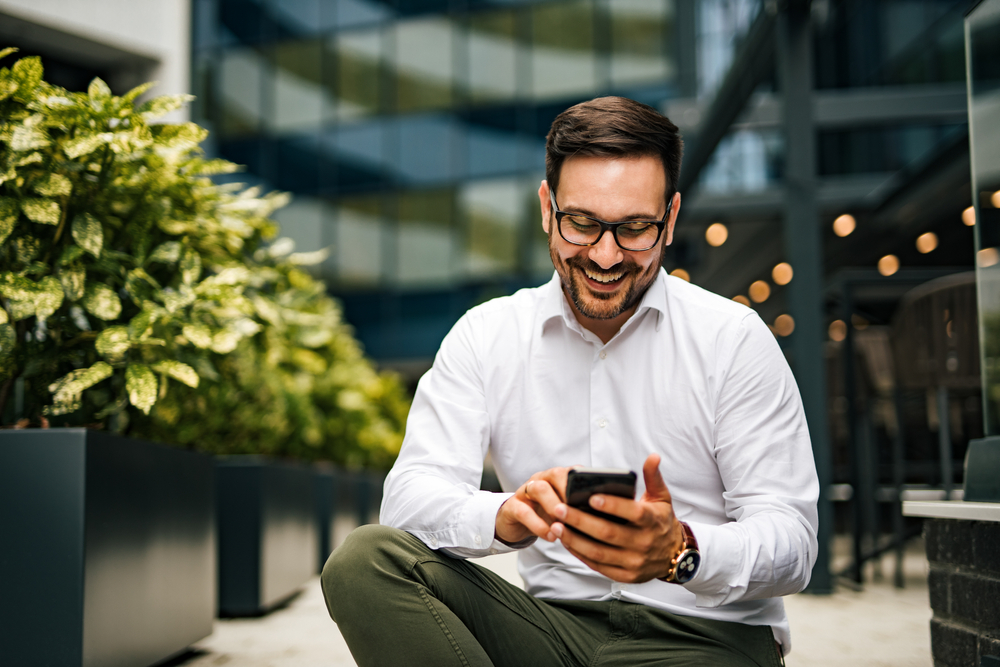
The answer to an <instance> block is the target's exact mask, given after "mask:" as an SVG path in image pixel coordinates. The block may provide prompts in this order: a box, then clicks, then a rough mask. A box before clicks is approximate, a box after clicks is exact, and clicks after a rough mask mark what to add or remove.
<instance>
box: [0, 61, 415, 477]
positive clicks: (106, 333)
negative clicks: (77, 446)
mask: <svg viewBox="0 0 1000 667" xmlns="http://www.w3.org/2000/svg"><path fill="white" fill-rule="evenodd" d="M12 52H13V49H6V50H3V51H0V58H4V57H6V56H8V55H10V54H11V53H12ZM42 75H43V72H42V66H41V62H40V61H39V60H38V59H37V58H22V59H20V60H18V61H17V62H16V63H15V64H14V65H13V67H11V68H10V69H7V68H3V69H0V418H2V416H3V415H4V414H9V413H10V412H11V411H10V410H9V409H8V407H9V404H10V402H11V397H12V395H13V394H14V392H15V388H18V393H19V394H21V395H22V396H23V399H21V400H19V403H23V410H22V413H21V415H18V416H19V417H21V418H23V419H26V420H27V422H28V423H35V424H37V423H40V422H43V421H44V420H46V419H57V423H59V424H60V425H61V424H63V423H65V424H88V425H101V426H105V425H106V426H107V427H109V428H112V429H113V430H116V431H118V432H126V431H129V432H134V433H136V434H141V435H148V436H150V437H157V438H159V439H162V440H166V441H171V442H175V443H179V444H182V445H187V446H198V447H199V448H206V449H213V448H214V449H220V445H218V444H217V443H206V442H205V438H207V437H210V436H211V437H215V438H220V439H221V440H220V442H226V443H235V442H243V443H244V444H243V445H241V446H242V447H243V448H244V449H248V448H250V447H255V448H256V449H255V450H254V451H266V452H271V453H275V454H278V455H296V454H297V455H302V456H308V457H310V458H332V459H334V460H342V461H354V462H359V463H379V464H384V463H385V461H386V458H387V456H388V457H389V459H390V460H391V457H393V456H394V454H395V452H394V451H393V448H395V450H397V451H398V443H399V441H400V440H401V435H400V434H401V429H402V426H401V419H402V417H401V415H403V416H405V411H406V400H405V397H404V396H403V394H402V391H401V389H400V388H399V384H398V382H397V381H396V380H395V379H394V378H392V377H390V376H386V375H378V374H376V373H375V372H374V370H373V369H372V368H371V365H370V364H369V362H367V360H365V359H364V358H363V356H362V355H361V354H360V350H358V347H357V344H356V342H355V341H354V340H353V337H352V336H351V333H350V330H349V329H348V328H347V327H346V326H345V325H344V324H343V323H342V321H341V319H340V313H339V310H338V309H337V306H336V303H335V302H334V301H332V300H331V299H330V298H329V297H328V296H326V294H325V290H324V288H323V286H322V284H321V283H319V282H317V281H315V280H313V279H312V278H310V277H309V276H308V274H306V273H305V272H304V271H302V270H301V269H300V268H298V267H299V265H301V264H303V263H304V262H306V260H308V259H309V257H308V256H306V255H305V254H301V253H300V254H288V253H282V252H274V251H270V250H268V249H267V248H265V247H264V243H265V242H266V241H267V240H269V239H272V238H274V237H275V235H276V233H277V226H276V225H275V223H274V222H273V221H271V220H270V219H269V218H268V216H269V215H270V214H271V213H272V212H273V211H274V209H276V208H277V207H279V206H281V205H283V204H284V203H285V202H286V201H287V197H286V196H285V195H282V194H273V193H272V194H268V195H265V196H260V194H259V192H258V191H257V190H255V189H242V186H234V185H218V184H216V183H214V182H213V181H212V180H211V178H210V177H211V176H213V175H215V174H220V173H228V172H233V171H235V170H236V169H237V167H236V166H235V165H233V164H231V163H229V162H226V161H224V160H206V159H205V158H204V157H203V156H202V152H201V149H200V148H199V144H200V142H201V141H202V140H203V139H204V138H205V136H206V135H207V132H206V131H205V130H204V129H203V128H201V127H199V126H198V125H196V124H194V123H183V124H154V123H153V122H151V121H153V120H155V119H156V118H159V117H160V116H162V115H164V114H166V113H168V112H170V111H172V110H174V109H176V108H179V107H180V106H181V105H183V104H184V103H185V102H186V101H187V100H188V99H189V97H188V96H171V97H159V98H155V99H152V100H149V101H147V102H145V103H142V104H140V105H136V99H137V98H138V97H140V96H141V95H142V94H143V93H144V92H145V91H146V90H148V88H149V85H145V86H140V87H138V88H136V89H134V90H132V91H130V92H129V93H127V94H126V95H124V96H121V97H117V96H114V95H112V94H111V91H110V90H109V89H108V87H107V85H106V84H104V82H103V81H101V80H100V79H95V80H94V81H93V82H92V83H91V84H90V87H89V89H88V91H87V92H86V93H72V92H68V91H66V90H64V89H62V88H58V87H56V86H52V85H50V84H48V83H46V82H45V81H43V79H42ZM278 245H281V244H278ZM320 362H322V363H320ZM348 367H350V368H352V369H353V370H352V371H350V372H349V373H348V375H350V377H349V378H347V379H342V381H333V380H331V378H337V377H342V376H344V375H345V373H344V369H345V368H348ZM373 378H374V379H373ZM359 387H361V388H364V387H367V389H364V391H362V392H361V394H362V395H363V396H365V399H364V400H362V401H361V402H360V403H359V404H358V405H359V406H360V407H361V408H363V409H362V410H361V412H363V413H365V414H366V415H367V417H366V419H362V420H361V422H359V423H361V424H362V426H361V428H360V432H357V433H354V437H355V440H354V442H349V443H347V444H344V443H342V442H337V443H333V442H331V441H330V438H331V437H332V435H331V434H334V433H338V432H346V431H350V429H346V430H345V428H344V424H345V423H350V420H351V419H352V418H353V417H352V415H351V411H350V410H341V411H339V412H338V411H334V417H335V421H336V415H340V421H339V422H337V423H333V424H330V423H327V422H328V420H329V415H328V414H326V413H324V412H322V411H321V409H320V406H327V405H329V404H331V402H332V404H336V405H340V404H342V403H346V404H347V405H348V406H350V405H353V403H352V401H354V399H352V398H349V397H351V396H354V395H355V394H354V393H352V392H355V393H357V392H358V391H359ZM365 392H367V394H366V393H365ZM345 397H348V398H345ZM380 401H381V403H380ZM354 402H355V403H357V401H354ZM154 408H155V409H154ZM230 408H232V410H230ZM227 411H228V412H227ZM130 425H132V426H131V427H130ZM369 431H371V432H384V433H383V435H384V437H377V438H375V440H376V441H377V442H378V445H377V446H374V447H373V446H370V445H369V446H367V447H366V444H365V442H366V440H365V439H366V438H369V439H370V438H371V435H370V433H369ZM244 436H246V437H244ZM241 438H242V439H241ZM268 438H270V440H268ZM345 447H346V451H343V452H340V451H338V448H341V449H344V448H345ZM223 449H224V448H223ZM368 452H371V455H370V456H369V455H368Z"/></svg>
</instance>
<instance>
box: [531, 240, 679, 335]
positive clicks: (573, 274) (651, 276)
mask: <svg viewBox="0 0 1000 667" xmlns="http://www.w3.org/2000/svg"><path fill="white" fill-rule="evenodd" d="M553 241H554V239H553V238H552V235H551V234H550V235H549V256H550V257H551V258H552V264H553V265H554V266H555V267H556V272H557V273H558V274H559V279H560V280H561V281H562V285H563V290H564V291H565V292H566V293H567V294H568V295H569V297H570V300H571V301H572V302H573V305H574V306H576V309H577V311H579V313H580V314H581V315H583V316H584V317H588V318H590V319H594V320H612V319H614V318H616V317H618V316H619V315H621V314H622V313H624V312H626V311H628V310H629V309H630V308H632V307H633V306H635V305H636V304H638V303H639V300H640V299H642V297H643V295H644V294H645V293H646V290H648V289H649V286H650V285H651V284H653V281H654V280H655V279H656V273H657V271H659V269H660V264H661V262H662V261H663V247H662V246H661V248H660V251H659V253H658V257H657V259H656V260H655V261H653V262H651V263H650V265H649V266H648V267H647V268H646V269H645V271H644V270H643V268H642V267H641V266H639V265H638V264H637V263H636V262H635V260H633V259H632V258H631V257H625V259H624V260H623V261H622V262H620V263H619V264H616V265H615V266H614V267H613V268H612V269H611V270H608V269H602V268H601V267H600V265H598V264H597V263H596V262H594V261H593V260H591V259H588V258H587V257H584V256H583V255H574V256H572V257H569V258H567V259H565V260H563V259H562V258H561V257H560V256H559V253H558V251H557V250H556V248H555V245H554V243H553ZM588 271H589V272H590V273H591V274H593V275H609V274H618V273H622V277H621V278H620V279H619V280H620V281H621V285H620V286H619V289H618V290H616V291H614V292H597V291H594V290H592V289H591V288H590V287H589V286H588V285H587V283H586V278H585V277H584V276H585V275H586V272H588Z"/></svg>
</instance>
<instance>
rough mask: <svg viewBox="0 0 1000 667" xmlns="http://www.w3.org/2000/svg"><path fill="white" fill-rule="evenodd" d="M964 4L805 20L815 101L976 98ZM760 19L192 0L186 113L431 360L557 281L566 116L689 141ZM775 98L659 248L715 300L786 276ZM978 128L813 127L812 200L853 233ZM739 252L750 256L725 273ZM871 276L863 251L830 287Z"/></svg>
mask: <svg viewBox="0 0 1000 667" xmlns="http://www.w3.org/2000/svg"><path fill="white" fill-rule="evenodd" d="M963 7H964V4H963V3H961V2H957V1H955V0H883V1H880V2H861V1H858V0H831V1H829V2H817V3H813V24H814V28H813V31H814V38H813V39H814V54H815V67H814V70H815V73H814V86H815V89H816V94H817V96H821V95H826V96H828V97H830V96H836V95H837V94H838V93H842V92H851V91H854V92H857V91H867V90H871V91H880V90H893V91H898V90H902V89H904V88H907V87H909V88H912V89H920V90H924V89H930V88H934V89H935V90H950V88H949V87H952V88H954V87H960V86H962V83H963V77H964V55H963V43H962V37H963V36H962V9H963ZM766 11H768V10H767V3H763V2H761V1H760V0H193V40H192V44H193V53H192V70H193V78H192V80H193V82H194V83H193V87H194V90H193V92H194V93H195V94H196V96H197V98H198V99H197V102H196V103H195V105H194V107H193V117H194V120H195V121H197V122H199V123H201V124H203V125H205V126H207V127H208V128H209V129H210V130H211V131H212V136H211V140H210V141H211V145H210V150H211V151H213V152H215V153H217V154H219V155H220V156H222V157H225V158H228V159H230V160H232V161H234V162H237V163H240V164H243V165H246V173H244V174H241V175H240V180H243V181H247V182H251V183H259V184H261V185H262V186H264V187H266V188H275V189H280V190H286V191H289V192H291V193H292V194H293V195H294V199H293V203H292V204H291V205H290V206H289V207H288V208H286V209H284V210H282V211H280V212H279V213H278V215H277V217H278V219H279V221H280V222H281V223H282V229H283V234H284V235H287V236H289V237H291V238H293V239H294V240H295V241H296V243H297V246H298V249H300V250H313V249H317V248H329V249H330V255H329V258H328V259H327V260H326V261H325V263H324V264H323V265H322V266H321V267H319V271H320V272H321V273H322V277H323V278H324V279H325V280H326V281H327V283H328V285H329V286H330V289H331V291H333V292H334V293H335V294H336V295H337V296H339V297H340V298H341V299H342V300H343V302H344V304H345V313H346V316H347V318H348V320H349V321H350V322H351V323H352V324H353V325H354V326H355V327H356V329H357V332H358V335H359V338H360V339H361V340H362V342H363V343H364V344H365V346H366V349H367V350H368V352H369V353H370V354H371V355H372V356H374V357H375V358H377V359H380V360H382V361H390V360H404V359H423V360H425V361H427V360H429V359H430V357H431V356H433V354H434V352H435V350H436V348H437V345H438V344H439V343H440V340H441V338H442V337H443V336H444V334H445V333H446V332H447V330H448V328H450V326H451V325H452V324H453V323H454V321H455V320H456V319H457V318H458V317H459V316H460V315H461V313H462V312H464V311H465V310H466V309H467V308H468V307H469V306H471V305H474V304H475V303H477V302H479V301H482V300H484V299H486V298H490V297H492V296H496V295H499V294H506V293H510V292H511V291H513V290H514V289H516V288H518V287H521V286H526V285H537V284H539V283H541V282H543V281H544V280H546V279H547V278H548V276H549V275H551V270H552V268H551V263H550V260H549V258H548V252H547V248H546V239H545V236H544V234H543V232H542V230H541V225H540V214H539V206H538V200H537V197H536V191H537V188H538V183H539V181H540V180H541V179H542V178H543V173H544V142H545V134H546V132H547V131H548V128H549V125H550V123H551V121H552V119H553V118H554V117H555V116H556V114H558V113H559V112H560V111H562V110H564V109H565V108H567V107H568V106H570V105H572V104H575V103H577V102H580V101H583V100H586V99H589V98H592V97H595V96H599V95H609V94H614V95H624V96H627V97H631V98H634V99H637V100H640V101H643V102H646V103H648V104H651V105H653V106H656V107H658V108H660V109H662V110H664V111H665V112H666V113H668V115H670V116H671V118H672V119H673V120H675V122H677V123H678V125H680V126H681V128H682V131H683V133H684V134H685V136H686V138H687V139H688V142H689V144H690V142H691V141H692V139H696V138H697V135H698V133H699V132H700V130H701V129H702V128H701V127H700V126H699V114H700V113H703V112H704V111H705V110H706V108H707V107H708V106H709V105H710V104H711V102H712V99H713V97H714V95H715V93H716V91H717V90H718V89H719V87H720V86H721V85H722V82H723V80H724V79H725V78H726V76H727V75H729V74H730V72H731V71H732V70H734V69H736V68H738V66H739V64H740V63H738V62H734V58H735V57H736V54H737V53H738V51H739V48H740V46H741V43H742V40H743V38H744V36H745V35H746V34H747V33H748V31H749V30H750V27H751V26H752V25H753V24H754V22H755V21H757V20H758V18H760V16H761V12H766ZM780 93H781V91H780V89H779V86H778V83H777V79H776V77H771V78H769V79H768V80H765V81H763V82H762V83H760V84H759V85H758V86H757V92H756V94H755V97H754V100H755V101H754V102H751V104H750V105H748V108H747V109H746V110H745V112H744V114H743V117H741V119H740V120H739V121H738V122H736V123H734V124H733V125H732V127H730V128H729V130H728V132H727V134H726V136H725V138H724V139H723V140H722V141H721V142H720V143H719V145H718V146H717V148H716V149H715V152H714V154H713V157H712V159H711V160H710V161H709V163H708V164H707V165H706V166H705V168H704V169H702V170H701V172H700V175H699V179H698V182H697V185H696V186H695V187H694V188H693V189H692V191H691V192H687V193H685V197H686V198H685V206H684V209H683V210H682V214H681V224H680V226H679V228H678V233H677V239H676V242H675V244H674V246H673V247H671V248H670V249H669V251H668V255H667V260H666V261H667V268H668V270H672V269H674V268H682V269H684V270H685V271H686V273H687V274H688V275H690V276H691V278H692V279H694V281H695V282H697V283H699V284H701V285H704V286H705V287H707V288H709V289H712V290H714V291H717V292H719V293H721V294H723V295H724V296H729V297H733V296H737V295H740V294H744V295H745V294H748V287H749V286H750V284H752V283H753V282H755V281H759V280H767V281H770V278H769V273H770V269H771V267H772V266H773V265H774V264H776V263H777V262H779V261H782V260H786V259H787V258H786V257H783V251H782V250H781V248H780V246H781V241H780V239H781V222H780V221H781V210H780V209H781V206H780V194H777V193H780V191H781V189H782V187H783V170H784V152H785V148H784V141H785V139H784V131H783V126H782V124H781V122H780V114H779V115H775V114H773V113H772V114H771V115H770V116H768V113H766V111H767V108H769V107H768V106H767V104H768V101H769V100H770V103H771V106H772V107H773V106H774V103H775V100H778V101H780ZM761 110H763V111H764V112H761ZM911 111H912V110H911ZM692 114H693V115H692ZM755 114H756V115H755ZM848 116H850V114H848ZM965 132H966V124H965V121H964V118H962V117H956V116H955V115H954V114H953V115H951V116H948V115H947V114H945V115H940V114H939V115H934V114H929V115H920V114H914V113H912V112H909V113H903V114H902V115H901V116H900V117H894V116H893V115H892V113H889V114H888V115H886V114H882V115H881V116H878V117H874V116H873V117H871V118H866V117H865V116H864V114H863V113H862V114H860V116H859V115H858V114H855V117H854V118H853V120H852V119H851V118H850V117H845V118H839V119H838V118H836V117H835V118H832V119H827V120H823V119H820V120H818V121H817V175H818V177H819V178H820V179H821V189H822V188H823V187H826V188H827V189H828V190H831V191H835V192H839V193H841V194H838V195H836V196H833V195H831V196H829V197H826V199H824V200H823V202H821V203H823V206H824V208H823V211H822V215H823V217H824V219H827V218H828V219H829V221H832V220H833V218H834V217H836V216H837V215H840V214H842V213H845V212H851V213H854V214H856V215H858V216H859V220H861V219H862V218H863V217H864V216H865V209H866V207H867V208H869V209H871V208H872V202H873V201H875V199H873V198H872V196H871V193H872V192H876V191H877V190H878V188H879V186H880V184H884V183H885V182H886V181H887V179H890V178H892V177H893V176H894V175H895V174H898V173H900V172H903V171H905V170H907V169H912V168H913V167H914V165H919V164H920V163H921V161H927V160H931V159H933V158H934V156H935V155H936V152H938V151H940V150H942V147H947V146H948V145H950V144H954V143H956V142H958V143H960V142H961V141H962V139H963V138H964V136H965ZM838 188H839V190H838ZM845 192H846V193H848V194H847V195H845V194H843V193H845ZM821 195H822V193H821ZM866 197H867V199H866ZM821 199H823V197H822V196H821ZM768 202H770V203H768ZM714 222H720V223H723V224H725V225H727V226H728V227H729V228H730V229H729V231H730V235H729V239H730V240H729V242H727V245H726V246H725V247H724V248H717V247H715V246H713V245H711V244H709V243H706V239H705V238H704V234H705V229H706V228H707V227H708V226H709V225H710V224H712V223H714ZM963 234H965V235H967V236H969V239H968V240H969V242H970V243H971V231H969V230H965V229H964V228H962V227H959V228H958V229H954V230H950V231H942V232H940V233H939V236H941V237H942V239H945V238H951V237H956V236H958V237H961V238H962V241H961V242H958V243H955V244H950V245H949V244H947V243H944V242H942V244H941V246H942V251H938V252H937V253H936V254H934V255H926V254H921V253H917V252H916V251H915V250H912V249H910V250H906V249H902V250H900V251H899V253H898V254H899V255H900V256H901V257H903V256H905V260H904V265H905V266H925V265H933V264H935V263H939V264H948V265H956V264H962V263H963V261H956V258H958V257H961V256H962V253H963V252H964V251H965V249H964V246H963V247H962V248H960V249H958V250H955V251H954V252H951V251H948V250H946V248H947V247H952V246H953V247H954V248H959V246H960V245H961V244H962V243H965V239H964V236H962V235H963ZM830 238H831V239H832V238H833V237H832V234H831V235H830ZM834 243H836V241H832V240H831V243H830V246H829V248H833V247H834V245H833V244H834ZM874 247H875V246H872V248H873V250H872V251H873V252H874ZM740 248H743V249H744V250H745V249H746V248H754V249H755V250H756V252H755V253H754V255H753V257H750V258H746V257H745V253H744V255H743V256H744V258H745V261H742V262H741V263H740V270H739V271H733V260H734V258H735V257H738V256H740V254H739V253H740V252H741V250H740ZM829 248H828V251H829ZM949 252H951V255H949ZM883 254H884V253H883ZM946 256H947V259H945V257H946ZM970 257H971V255H970ZM878 259H879V257H878V256H873V257H871V258H868V257H864V258H862V257H861V256H860V255H859V254H858V253H851V254H850V255H847V259H836V258H834V261H833V262H832V263H831V265H829V266H828V267H827V272H828V273H832V272H833V271H835V270H837V268H838V266H836V264H837V263H838V262H839V263H840V264H842V265H844V264H846V265H850V263H851V262H852V261H853V262H856V263H859V264H862V265H868V264H870V265H871V266H874V265H875V263H876V262H877V261H878ZM970 261H971V260H970ZM755 262H756V264H759V266H756V264H755ZM783 290H784V288H783V287H782V286H781V285H778V284H771V295H772V298H770V299H769V300H768V302H767V303H753V306H754V307H755V308H758V310H760V312H761V315H762V317H764V319H765V321H767V322H772V321H774V320H775V318H776V317H777V316H778V315H780V314H781V313H783V312H785V309H786V307H785V305H784V302H783Z"/></svg>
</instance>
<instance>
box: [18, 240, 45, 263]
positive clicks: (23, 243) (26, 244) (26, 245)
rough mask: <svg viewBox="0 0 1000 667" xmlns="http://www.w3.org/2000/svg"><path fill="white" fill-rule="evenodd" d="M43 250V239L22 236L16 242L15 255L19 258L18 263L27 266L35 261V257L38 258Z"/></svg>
mask: <svg viewBox="0 0 1000 667" xmlns="http://www.w3.org/2000/svg"><path fill="white" fill-rule="evenodd" d="M41 249H42V242H41V239H38V238H36V237H34V236H22V237H21V238H19V239H17V240H15V241H14V255H15V256H16V257H17V261H19V262H21V263H22V264H27V263H28V262H30V261H31V260H33V259H35V257H38V253H39V251H41Z"/></svg>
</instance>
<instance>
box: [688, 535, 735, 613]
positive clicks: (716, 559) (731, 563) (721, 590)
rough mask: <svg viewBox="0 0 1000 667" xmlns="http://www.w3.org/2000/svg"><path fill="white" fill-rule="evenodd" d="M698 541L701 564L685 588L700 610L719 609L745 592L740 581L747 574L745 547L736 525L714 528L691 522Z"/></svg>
mask: <svg viewBox="0 0 1000 667" xmlns="http://www.w3.org/2000/svg"><path fill="white" fill-rule="evenodd" d="M687 524H688V525H689V526H690V527H691V532H692V533H694V536H695V538H696V539H697V540H698V551H699V552H701V565H700V567H699V568H698V572H697V573H695V575H694V578H693V579H691V581H689V582H688V583H686V584H684V588H686V589H687V590H689V591H691V592H692V593H694V594H695V605H696V606H698V607H718V606H719V605H722V604H724V603H725V602H726V600H727V599H729V598H730V597H731V596H732V595H733V593H734V592H737V591H738V590H740V589H745V588H746V586H745V585H741V584H740V583H739V582H740V579H741V575H742V571H743V545H742V544H741V542H740V538H739V535H737V533H736V531H734V530H733V529H732V527H731V526H732V524H723V525H721V526H713V525H712V524H706V523H695V522H693V521H688V522H687Z"/></svg>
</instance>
